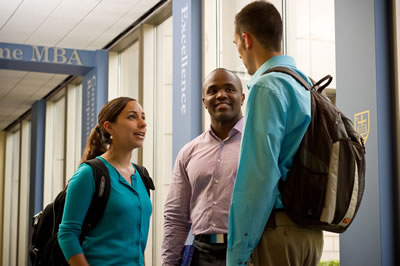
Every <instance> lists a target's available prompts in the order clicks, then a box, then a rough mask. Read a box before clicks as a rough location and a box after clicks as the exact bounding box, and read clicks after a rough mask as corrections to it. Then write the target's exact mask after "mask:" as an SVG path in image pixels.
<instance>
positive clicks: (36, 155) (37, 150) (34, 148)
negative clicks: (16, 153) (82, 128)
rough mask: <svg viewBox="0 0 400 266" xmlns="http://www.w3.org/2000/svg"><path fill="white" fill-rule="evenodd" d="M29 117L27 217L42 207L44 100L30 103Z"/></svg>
mask: <svg viewBox="0 0 400 266" xmlns="http://www.w3.org/2000/svg"><path fill="white" fill-rule="evenodd" d="M31 119H32V120H31V121H32V122H31V151H30V153H31V155H30V159H31V162H30V182H29V186H30V188H29V217H32V216H33V215H35V214H36V213H38V212H39V211H41V210H42V208H43V176H44V141H45V122H46V101H45V100H40V101H37V102H35V103H34V104H33V105H32V116H31ZM31 229H32V228H31V227H29V235H31Z"/></svg>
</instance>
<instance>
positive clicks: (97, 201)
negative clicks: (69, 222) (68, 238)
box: [80, 158, 111, 240]
mask: <svg viewBox="0 0 400 266" xmlns="http://www.w3.org/2000/svg"><path fill="white" fill-rule="evenodd" d="M84 163H86V164H88V165H90V166H91V167H92V169H93V177H94V182H95V185H96V189H95V193H94V194H93V198H92V202H91V203H90V206H89V209H88V212H87V214H86V217H85V221H84V222H83V226H82V234H81V237H80V239H81V240H83V238H84V236H85V235H86V234H87V232H89V230H91V229H92V228H94V227H95V226H96V225H97V223H98V222H99V221H100V219H101V218H102V217H103V215H104V209H105V208H106V205H107V201H108V198H109V196H110V189H111V181H110V174H109V173H108V169H107V166H106V165H105V164H104V163H103V162H102V161H101V160H100V159H98V158H95V159H92V160H88V161H86V162H84Z"/></svg>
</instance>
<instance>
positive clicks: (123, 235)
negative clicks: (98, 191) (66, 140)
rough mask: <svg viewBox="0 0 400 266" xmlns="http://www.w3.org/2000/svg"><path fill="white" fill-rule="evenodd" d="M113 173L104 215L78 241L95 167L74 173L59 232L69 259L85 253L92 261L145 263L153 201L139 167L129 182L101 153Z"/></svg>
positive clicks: (114, 263) (91, 192)
mask: <svg viewBox="0 0 400 266" xmlns="http://www.w3.org/2000/svg"><path fill="white" fill-rule="evenodd" d="M98 158H100V160H102V161H103V162H104V163H105V165H106V166H107V169H108V172H109V174H110V186H111V188H110V196H109V198H108V201H107V205H106V208H105V210H104V216H103V217H102V218H101V220H100V221H99V223H98V224H97V226H96V227H94V228H93V229H92V230H90V231H89V232H88V234H87V236H86V237H85V240H84V241H83V243H82V245H81V244H80V243H79V236H80V234H81V228H82V224H83V221H84V218H85V215H86V213H87V210H88V208H89V205H90V202H91V200H92V197H93V193H94V192H95V188H96V185H95V182H94V178H93V170H92V168H91V167H90V166H89V165H87V164H82V165H81V166H80V167H79V168H78V170H77V171H76V173H75V174H74V175H73V177H71V179H70V181H69V184H68V190H67V195H66V200H65V207H64V215H63V218H62V222H61V225H60V230H59V232H58V240H59V243H60V247H61V250H62V251H63V253H64V256H65V257H66V259H67V260H69V258H70V257H71V256H73V255H76V254H81V253H83V254H84V255H85V257H86V259H87V261H88V262H89V264H90V265H132V266H133V265H135V266H139V265H144V257H143V253H144V250H145V248H146V244H147V236H148V232H149V224H150V215H151V212H152V206H151V201H150V198H149V195H148V194H147V191H146V187H145V185H144V184H143V182H142V179H141V177H140V174H139V173H138V171H136V172H135V174H134V175H132V176H131V181H132V184H131V185H130V184H129V183H128V182H127V181H126V180H125V178H124V177H122V175H120V174H119V173H118V171H117V169H116V168H115V167H114V166H112V165H111V164H110V163H109V162H108V161H106V160H105V159H103V158H102V157H98Z"/></svg>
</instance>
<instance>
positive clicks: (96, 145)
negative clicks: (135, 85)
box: [81, 97, 136, 163]
mask: <svg viewBox="0 0 400 266" xmlns="http://www.w3.org/2000/svg"><path fill="white" fill-rule="evenodd" d="M131 101H136V100H135V99H133V98H129V97H119V98H115V99H113V100H111V101H109V102H108V103H106V104H105V105H104V106H103V107H102V108H101V110H100V112H99V116H98V119H97V120H98V122H97V125H96V126H95V127H94V128H93V129H92V131H91V132H90V135H89V138H88V141H87V144H86V147H85V151H84V152H83V156H82V159H81V163H83V162H86V161H87V160H90V159H93V158H96V156H99V155H102V154H103V153H105V152H106V151H107V150H108V147H109V146H110V144H111V138H110V134H109V133H108V132H107V131H106V130H105V129H104V122H106V121H108V122H110V123H113V122H115V120H116V119H117V117H118V115H119V114H120V113H121V112H122V110H123V109H124V108H125V106H126V105H127V104H128V103H129V102H131Z"/></svg>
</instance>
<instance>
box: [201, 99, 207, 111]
mask: <svg viewBox="0 0 400 266" xmlns="http://www.w3.org/2000/svg"><path fill="white" fill-rule="evenodd" d="M201 100H202V101H203V105H204V108H206V109H207V105H206V103H205V101H204V97H203V98H201Z"/></svg>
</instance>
